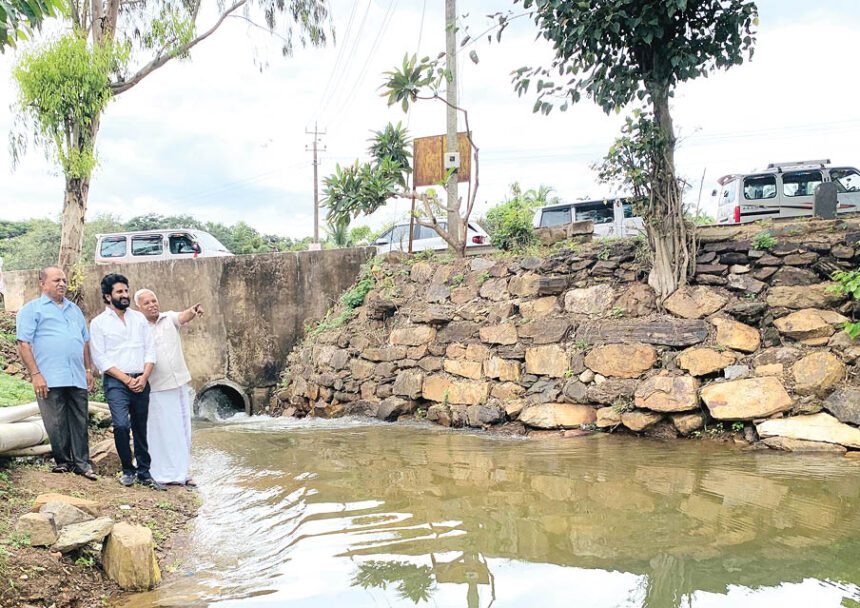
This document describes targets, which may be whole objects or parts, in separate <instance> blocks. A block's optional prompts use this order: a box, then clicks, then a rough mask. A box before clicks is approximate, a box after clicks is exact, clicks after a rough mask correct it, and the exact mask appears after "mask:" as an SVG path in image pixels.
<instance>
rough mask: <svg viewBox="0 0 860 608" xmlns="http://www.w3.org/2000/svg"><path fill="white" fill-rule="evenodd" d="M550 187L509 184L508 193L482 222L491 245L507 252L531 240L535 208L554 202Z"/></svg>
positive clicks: (533, 232) (533, 236) (533, 238)
mask: <svg viewBox="0 0 860 608" xmlns="http://www.w3.org/2000/svg"><path fill="white" fill-rule="evenodd" d="M552 191H553V190H552V188H550V187H549V186H544V185H541V186H540V187H539V188H537V189H534V188H531V189H529V190H526V191H525V192H523V190H522V188H520V185H519V183H517V182H514V183H513V184H511V186H510V195H509V196H507V197H506V198H505V200H504V201H503V202H501V203H499V204H498V205H496V206H495V207H493V208H492V209H490V210H489V211H487V215H486V217H485V218H484V225H485V227H486V230H487V232H488V233H489V235H490V242H491V243H492V244H493V246H494V247H498V248H499V249H503V250H505V251H510V250H512V249H520V248H523V247H527V246H528V245H531V244H532V243H534V242H535V231H534V227H533V225H532V222H533V219H534V214H535V209H537V208H538V207H543V206H544V205H548V204H552V203H554V202H557V201H558V198H556V197H553V196H551V193H552Z"/></svg>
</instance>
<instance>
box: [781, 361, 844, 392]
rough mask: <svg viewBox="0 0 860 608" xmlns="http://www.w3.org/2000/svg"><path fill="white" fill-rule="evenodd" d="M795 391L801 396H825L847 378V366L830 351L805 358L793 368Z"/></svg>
mask: <svg viewBox="0 0 860 608" xmlns="http://www.w3.org/2000/svg"><path fill="white" fill-rule="evenodd" d="M791 373H792V375H793V376H794V390H795V391H796V392H797V393H798V394H799V395H813V394H816V395H824V394H826V393H828V392H830V390H831V389H833V388H834V387H836V386H837V385H838V384H839V383H840V382H842V378H844V377H845V365H844V364H843V363H842V361H840V360H839V357H837V356H836V355H834V354H833V353H831V352H828V351H821V352H816V353H812V354H810V355H807V356H805V357H804V358H803V359H801V360H800V361H798V362H797V363H795V364H794V366H793V367H792V368H791Z"/></svg>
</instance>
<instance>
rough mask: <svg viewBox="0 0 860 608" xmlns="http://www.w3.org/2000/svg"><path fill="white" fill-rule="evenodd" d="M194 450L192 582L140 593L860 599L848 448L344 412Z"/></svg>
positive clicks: (310, 597)
mask: <svg viewBox="0 0 860 608" xmlns="http://www.w3.org/2000/svg"><path fill="white" fill-rule="evenodd" d="M196 445H197V451H196V461H197V465H196V466H197V472H196V477H197V478H198V480H199V481H200V482H201V493H202V494H203V499H204V506H203V508H202V510H201V514H200V517H199V521H198V523H197V526H196V530H195V532H194V537H193V541H192V542H193V546H194V548H195V551H194V556H193V560H192V562H191V563H189V564H186V565H185V566H184V567H185V568H186V569H187V570H188V573H189V574H190V576H188V577H183V578H182V579H180V580H179V581H177V582H176V583H173V584H171V585H169V586H168V587H167V588H165V589H163V590H160V591H158V592H156V593H153V594H146V595H142V596H139V597H137V598H135V600H134V602H133V603H132V604H131V605H132V606H135V607H137V606H180V605H181V606H207V605H218V606H231V607H232V606H260V607H266V608H268V607H270V606H272V607H273V606H281V605H285V604H287V603H289V605H290V606H333V605H343V606H375V605H392V606H414V605H419V606H421V605H435V606H468V607H469V608H472V607H476V608H477V607H478V606H482V607H486V606H490V605H492V606H535V605H540V606H556V605H577V606H631V607H633V606H636V607H647V608H658V607H659V608H662V607H680V606H695V607H697V608H699V607H709V606H757V607H759V606H769V605H774V606H776V605H779V606H795V605H797V606H801V605H811V604H812V603H814V604H816V608H823V607H825V606H841V605H844V606H849V605H857V604H851V603H849V602H852V601H854V602H857V601H860V591H858V587H857V584H858V583H860V475H858V473H860V463H857V462H855V461H852V460H849V459H845V458H839V457H833V456H820V457H819V456H809V455H804V456H802V457H797V456H792V455H785V454H772V453H766V452H765V453H744V452H740V451H736V450H732V449H731V448H727V447H726V446H722V445H720V446H711V445H702V444H698V443H693V442H684V443H670V444H663V443H656V442H655V443H649V442H642V441H637V440H627V439H624V438H615V437H609V436H596V437H591V438H586V439H575V440H571V439H568V440H558V441H553V440H547V441H541V442H534V441H522V440H510V439H508V440H501V439H493V438H488V437H484V436H478V435H467V434H464V433H461V432H444V431H439V430H435V429H427V428H423V427H411V428H404V427H402V426H392V425H370V426H364V425H363V424H361V423H357V422H354V421H348V420H347V421H340V422H335V423H327V424H320V423H318V422H295V421H291V422H286V421H269V422H268V423H262V424H260V423H247V424H233V425H229V426H218V427H210V428H205V429H202V430H199V431H198V432H197V434H196ZM801 598H806V599H801ZM796 602H809V603H796Z"/></svg>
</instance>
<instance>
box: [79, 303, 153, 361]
mask: <svg viewBox="0 0 860 608" xmlns="http://www.w3.org/2000/svg"><path fill="white" fill-rule="evenodd" d="M90 350H91V351H92V355H93V363H95V364H96V367H98V368H99V371H100V372H101V373H102V374H104V373H105V371H107V370H109V369H110V368H112V367H115V368H117V369H119V370H120V371H122V372H125V373H126V374H142V373H143V368H144V365H145V364H147V363H155V362H156V360H157V357H156V352H155V343H154V342H153V340H152V332H151V331H150V330H149V322H148V321H147V320H146V317H144V316H143V314H142V313H139V312H138V311H136V310H130V309H127V310H126V311H125V322H124V323H123V320H122V319H120V318H119V315H117V314H116V312H114V310H113V309H112V308H110V307H105V310H104V312H103V313H102V314H100V315H99V316H97V317H96V318H95V319H93V320H92V321H90Z"/></svg>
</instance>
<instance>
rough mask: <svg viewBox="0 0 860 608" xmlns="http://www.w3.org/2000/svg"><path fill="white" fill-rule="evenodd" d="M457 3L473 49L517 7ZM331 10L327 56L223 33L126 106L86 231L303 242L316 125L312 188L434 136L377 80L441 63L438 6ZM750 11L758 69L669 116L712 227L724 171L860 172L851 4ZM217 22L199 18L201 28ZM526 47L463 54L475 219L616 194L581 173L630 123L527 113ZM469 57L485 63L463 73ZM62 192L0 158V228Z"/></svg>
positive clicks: (537, 50)
mask: <svg viewBox="0 0 860 608" xmlns="http://www.w3.org/2000/svg"><path fill="white" fill-rule="evenodd" d="M458 4H459V5H458V12H459V13H461V14H468V16H466V17H464V18H463V19H462V20H461V27H464V28H465V27H468V30H469V32H470V33H472V34H478V33H481V32H482V31H484V30H485V29H486V28H487V27H488V26H489V25H490V24H489V22H488V20H487V19H486V17H485V15H486V13H489V12H492V11H495V10H504V9H507V8H510V7H511V4H509V3H506V2H502V1H501V0H499V1H495V2H493V1H489V0H460V2H459V3H458ZM520 6H521V5H516V6H515V7H514V10H515V11H516V12H519V10H520ZM331 9H332V16H333V22H334V27H335V31H336V33H337V44H336V45H329V46H328V47H326V48H324V49H301V48H297V49H296V51H295V53H294V56H293V57H289V58H283V57H281V56H280V53H279V46H278V44H277V43H278V41H277V40H275V41H272V40H271V39H269V38H268V37H267V35H266V34H265V33H264V32H262V31H260V30H257V29H254V28H253V27H251V26H249V25H248V24H247V23H245V22H243V21H241V20H238V19H233V20H228V23H227V24H226V25H225V26H224V27H222V29H221V30H219V31H218V32H217V33H216V34H215V35H213V36H212V37H211V38H210V39H208V40H206V41H204V42H203V43H201V44H200V45H199V46H198V47H196V48H195V49H194V53H193V55H192V58H191V59H190V60H188V61H183V62H175V63H172V64H168V65H167V66H165V67H164V68H162V69H160V70H158V71H157V72H155V73H154V74H152V75H151V76H149V77H148V78H147V79H145V80H144V81H143V82H142V83H141V84H139V85H138V86H137V87H135V88H133V89H131V90H130V91H128V92H126V93H123V94H122V95H120V96H119V97H118V98H117V99H116V100H115V101H114V102H113V103H112V104H111V105H110V106H109V108H108V110H107V112H106V114H105V116H104V118H103V121H102V125H103V126H102V129H101V132H100V133H99V141H98V154H99V159H100V164H99V167H98V169H97V170H96V173H95V176H94V178H93V183H92V187H91V191H90V200H89V209H88V217H92V216H93V215H94V214H97V213H102V212H110V213H114V214H117V215H120V216H122V217H131V216H134V215H139V214H142V213H149V212H154V213H162V214H178V213H191V214H193V215H196V216H197V217H199V218H201V219H207V220H215V221H221V222H225V223H233V222H237V221H239V220H244V221H246V222H247V223H249V224H250V225H252V226H254V227H255V228H257V229H259V230H260V231H262V232H266V233H279V234H283V235H287V236H292V237H301V236H306V235H309V234H311V233H312V230H313V171H312V166H311V162H310V161H311V155H310V153H309V152H307V151H306V146H307V145H308V144H309V143H310V142H311V136H309V135H306V133H305V131H306V130H308V129H312V128H313V125H314V123H315V122H316V124H318V126H319V128H320V130H325V131H326V135H325V136H323V137H322V143H323V144H324V145H325V148H326V149H325V152H322V153H321V166H320V178H322V176H324V175H326V174H328V173H330V172H332V170H333V169H334V166H335V163H341V164H345V163H349V162H351V161H352V160H353V159H355V158H362V159H364V158H366V152H365V150H366V147H367V139H368V137H369V136H370V131H371V130H376V129H381V128H383V127H384V126H385V124H386V123H387V122H389V121H393V122H397V121H398V120H400V121H403V122H404V123H406V124H408V126H409V130H410V133H411V134H412V135H413V136H418V137H420V136H425V135H433V134H437V133H442V132H444V128H445V111H444V106H443V105H442V104H441V103H439V102H433V101H426V102H423V103H419V104H417V105H416V106H415V109H414V110H413V111H412V112H411V113H410V114H409V115H405V114H403V112H402V111H401V110H400V108H399V107H393V108H388V107H387V106H386V104H385V100H384V99H383V98H381V97H380V96H379V92H378V87H379V85H380V83H381V74H382V72H384V71H385V70H387V69H390V68H391V67H393V66H394V65H395V64H397V63H399V62H400V60H401V59H402V57H403V55H404V54H405V53H410V54H411V53H416V52H417V53H418V54H419V56H420V55H425V54H426V55H433V56H435V55H436V53H438V52H439V51H441V50H443V49H444V44H445V30H444V25H443V18H444V8H443V3H442V2H441V1H440V0H426V1H425V0H355V1H354V2H353V1H352V0H332V1H331ZM213 10H214V9H213ZM759 10H760V19H761V23H760V26H759V34H758V43H757V45H756V52H755V56H754V59H753V61H752V62H750V63H747V64H744V65H742V66H739V67H735V68H733V69H732V70H730V71H728V72H723V73H717V74H714V75H712V76H711V77H709V78H703V79H700V80H698V81H696V82H692V83H687V84H683V85H681V86H680V87H679V88H678V90H677V93H676V96H675V98H674V101H673V107H672V109H673V115H674V119H675V127H676V130H677V132H678V135H679V137H680V138H681V142H680V147H679V149H678V152H677V163H678V168H679V171H680V173H681V174H682V175H683V176H684V177H686V178H687V179H688V180H689V181H690V182H693V183H695V185H696V187H695V188H693V189H692V191H691V192H690V193H688V195H687V196H688V200H689V201H691V202H692V203H695V201H696V199H697V196H698V184H699V181H700V179H701V177H702V173H703V171H704V172H705V188H704V194H703V196H702V204H703V207H704V208H705V209H706V210H711V212H712V213H713V210H714V207H713V203H712V202H711V200H710V196H709V194H710V190H711V188H712V187H713V185H714V182H715V180H716V178H717V177H719V176H720V175H723V174H726V173H730V172H740V171H746V170H753V169H755V168H758V167H762V166H764V165H765V164H767V163H768V162H774V161H790V160H800V159H818V158H830V159H832V160H833V162H834V163H839V164H848V165H854V166H857V165H858V164H860V145H858V142H860V111H858V102H857V100H858V99H860V78H858V74H860V68H858V53H857V49H858V40H860V2H857V1H856V0H821V1H819V2H808V1H805V0H762V1H761V2H759ZM213 15H214V13H212V14H206V12H205V11H204V13H203V16H202V19H201V27H200V28H199V29H202V28H203V27H204V26H205V24H206V23H207V22H209V23H211V20H212V18H213ZM535 35H536V29H535V26H534V25H533V23H532V22H530V21H528V20H527V19H520V20H518V21H516V22H514V23H513V24H512V25H511V26H510V27H509V28H508V30H507V31H506V32H505V34H504V36H503V38H502V42H501V44H497V43H495V42H494V43H493V44H491V45H490V44H488V43H487V42H486V38H483V39H482V40H481V41H480V42H476V43H475V44H473V45H470V46H469V47H468V49H467V51H464V52H462V53H461V60H460V62H459V66H460V75H461V78H460V86H459V90H460V95H461V104H462V105H463V106H464V107H465V108H466V109H468V110H469V115H470V122H471V126H472V130H473V133H474V138H475V140H476V144H477V145H478V146H479V147H480V150H481V151H480V158H481V176H480V177H481V185H480V190H479V193H478V199H477V200H478V210H477V212H478V213H479V214H480V213H482V212H483V211H484V210H485V209H486V208H488V207H489V206H492V205H493V204H495V203H497V202H499V201H501V200H502V199H503V198H504V195H505V193H506V191H507V189H508V185H509V184H510V183H511V182H513V181H519V182H520V183H521V184H522V185H523V186H524V187H534V186H537V185H539V184H547V185H549V186H552V187H553V188H554V189H555V191H556V193H557V194H558V195H559V196H560V197H562V199H576V198H581V197H583V196H592V197H594V196H602V195H605V194H608V193H609V192H608V191H607V190H606V188H605V187H604V186H601V185H599V184H597V183H596V181H595V179H594V172H593V171H592V170H591V169H590V168H589V165H590V164H591V163H593V162H595V161H598V160H599V159H600V158H601V157H602V155H603V154H604V153H605V152H606V150H607V148H608V147H609V145H610V144H611V142H612V140H613V139H614V138H615V137H616V136H617V134H618V129H619V126H620V124H621V123H622V116H621V115H612V116H606V115H605V114H603V113H602V112H601V111H600V110H599V109H598V108H597V107H596V106H595V105H594V104H592V103H591V102H590V101H588V100H585V99H584V100H583V101H582V102H581V103H580V104H578V105H577V106H575V107H574V108H572V109H571V110H569V111H568V112H566V113H560V112H557V111H554V112H552V113H551V114H550V115H549V116H548V117H547V116H542V115H539V114H533V113H532V111H531V108H532V104H533V101H534V99H533V97H531V96H527V97H524V98H518V97H517V96H516V94H515V93H514V92H513V88H512V86H511V84H510V72H511V70H513V69H516V68H518V67H520V66H523V65H536V64H540V63H544V64H545V63H547V62H548V60H549V58H550V57H551V51H550V48H549V46H548V45H546V44H545V43H543V42H542V41H535ZM469 50H475V51H476V52H477V54H478V56H479V58H480V63H478V64H477V65H475V64H473V63H472V62H471V61H470V60H469V58H468V57H467V56H466V54H467V52H468V51H469ZM14 59H15V55H14V53H9V52H7V53H6V55H4V56H2V57H0V133H2V134H4V135H5V134H6V133H7V132H8V131H9V128H10V125H11V123H12V112H11V110H10V109H9V107H10V105H11V104H12V103H13V102H14V99H15V95H16V91H15V86H14V84H13V82H12V80H11V76H10V72H11V69H12V65H13V62H14ZM261 68H262V69H261ZM62 190H63V184H62V178H61V177H60V176H59V175H58V172H57V170H56V169H55V168H53V167H52V165H51V164H50V163H49V162H47V161H46V160H45V158H44V155H42V154H41V152H39V151H35V150H31V152H30V153H29V155H28V156H27V157H26V158H25V160H24V162H23V164H22V165H21V166H19V167H18V169H17V170H15V171H14V172H13V171H12V170H11V161H10V158H9V155H8V152H7V151H6V149H5V146H3V147H2V149H0V192H2V195H0V218H2V219H23V218H28V217H49V216H50V217H54V216H56V215H57V214H59V212H60V209H61V205H62ZM464 194H465V191H464ZM407 205H408V203H407V202H403V201H401V202H398V203H390V204H389V205H388V206H387V208H386V209H384V210H382V211H380V212H378V213H377V214H375V216H374V217H373V218H371V219H370V220H365V219H362V218H360V219H359V220H357V221H356V223H355V224H354V225H358V224H362V223H370V224H371V225H376V226H378V225H381V224H382V223H384V222H385V221H390V220H394V219H397V218H401V217H403V216H404V214H405V213H406V212H407Z"/></svg>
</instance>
